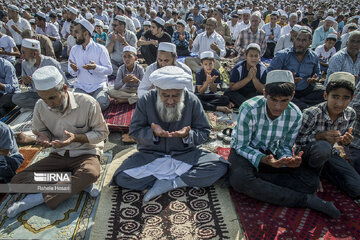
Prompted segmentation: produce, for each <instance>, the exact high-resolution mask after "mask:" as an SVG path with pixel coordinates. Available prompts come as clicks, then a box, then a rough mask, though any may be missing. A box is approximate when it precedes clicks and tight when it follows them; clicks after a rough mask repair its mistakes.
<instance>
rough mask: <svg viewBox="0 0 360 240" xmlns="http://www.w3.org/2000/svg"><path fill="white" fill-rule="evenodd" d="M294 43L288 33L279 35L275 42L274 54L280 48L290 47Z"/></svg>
mask: <svg viewBox="0 0 360 240" xmlns="http://www.w3.org/2000/svg"><path fill="white" fill-rule="evenodd" d="M293 45H294V43H293V42H292V41H291V36H290V33H289V34H286V35H284V36H281V37H280V38H279V40H278V41H277V43H276V46H275V49H274V54H275V53H277V52H278V51H280V50H283V49H285V48H290V47H292V46H293Z"/></svg>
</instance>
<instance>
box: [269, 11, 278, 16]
mask: <svg viewBox="0 0 360 240" xmlns="http://www.w3.org/2000/svg"><path fill="white" fill-rule="evenodd" d="M271 15H276V16H279V12H278V11H272V12H271Z"/></svg>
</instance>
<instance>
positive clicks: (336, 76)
mask: <svg viewBox="0 0 360 240" xmlns="http://www.w3.org/2000/svg"><path fill="white" fill-rule="evenodd" d="M341 80H345V81H348V82H349V83H351V84H352V85H355V77H354V75H352V74H351V73H348V72H334V73H332V74H331V75H330V76H329V79H328V84H329V83H330V82H338V81H341Z"/></svg>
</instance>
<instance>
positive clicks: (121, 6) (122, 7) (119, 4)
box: [116, 3, 125, 12]
mask: <svg viewBox="0 0 360 240" xmlns="http://www.w3.org/2000/svg"><path fill="white" fill-rule="evenodd" d="M116 7H117V8H119V9H121V10H123V12H125V7H124V5H122V4H121V3H116Z"/></svg>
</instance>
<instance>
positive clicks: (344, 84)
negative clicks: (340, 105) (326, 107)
mask: <svg viewBox="0 0 360 240" xmlns="http://www.w3.org/2000/svg"><path fill="white" fill-rule="evenodd" d="M339 88H345V89H347V90H349V91H350V92H351V95H354V92H355V85H354V84H351V83H350V82H349V81H346V80H337V81H331V82H329V83H328V84H327V85H326V89H325V91H326V93H327V94H329V93H330V92H331V91H334V90H336V89H339Z"/></svg>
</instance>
